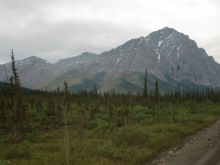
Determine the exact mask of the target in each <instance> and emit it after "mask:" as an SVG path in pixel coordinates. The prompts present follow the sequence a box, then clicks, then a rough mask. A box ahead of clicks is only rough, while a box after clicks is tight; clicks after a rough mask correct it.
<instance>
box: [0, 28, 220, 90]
mask: <svg viewBox="0 0 220 165" xmlns="http://www.w3.org/2000/svg"><path fill="white" fill-rule="evenodd" d="M6 67H7V71H8V73H9V74H10V72H11V71H10V68H11V67H10V64H7V65H6ZM16 67H17V69H18V73H19V75H20V76H21V82H22V84H23V85H24V86H25V87H36V86H38V85H39V84H42V83H44V82H47V81H48V80H50V79H52V80H50V81H49V82H52V84H53V86H57V84H56V82H59V81H61V80H62V81H63V79H62V78H66V77H69V78H70V77H71V79H72V81H71V82H77V83H78V82H79V81H78V80H79V79H80V80H83V79H84V78H86V82H90V83H95V84H96V85H99V86H108V88H107V89H110V87H111V88H112V87H114V83H116V82H117V83H119V82H120V83H123V84H124V85H125V86H126V85H127V86H130V87H134V88H135V89H141V82H140V81H141V79H142V78H141V77H140V75H142V74H144V73H145V71H146V69H147V70H148V73H149V74H150V75H152V76H155V77H157V78H158V79H159V80H160V81H163V82H166V83H167V82H168V81H170V80H172V81H175V82H176V81H178V82H180V83H181V82H193V83H195V84H199V85H211V84H212V86H213V87H215V86H220V76H218V73H219V71H220V65H219V64H218V63H217V62H215V61H214V59H213V58H212V57H210V56H208V55H207V53H206V52H205V50H204V49H202V48H198V46H197V44H196V42H195V41H193V40H192V39H190V38H189V37H188V36H187V35H185V34H183V33H180V32H178V31H177V30H175V29H173V28H169V27H165V28H163V29H160V30H157V31H155V32H152V33H150V34H149V35H148V36H146V37H139V38H136V39H131V40H129V41H127V42H126V43H124V44H122V45H120V46H118V47H116V48H114V49H111V50H109V51H105V52H103V53H101V54H99V55H97V54H94V53H90V52H84V53H82V54H81V55H79V56H74V57H69V58H66V59H61V60H58V61H57V62H56V63H55V64H52V63H49V62H47V61H45V60H43V59H40V58H38V57H35V56H32V57H29V58H27V59H24V60H20V61H17V63H16ZM136 73H138V76H139V78H138V80H137V79H135V76H134V74H136ZM66 74H68V75H66ZM129 74H133V76H134V77H132V78H131V77H130V76H127V75H129ZM0 75H1V76H0V81H5V76H4V68H3V66H0ZM91 77H93V79H91ZM94 77H95V78H94ZM125 77H126V79H125ZM56 78H57V79H56ZM136 78H137V75H136ZM53 79H56V80H55V82H53ZM75 79H77V81H75ZM118 79H120V81H117V80H118ZM122 79H123V81H121V80H122ZM90 80H91V81H90ZM80 82H84V81H80ZM113 82H114V83H113ZM62 83H63V82H60V84H62ZM112 83H113V84H112ZM117 83H116V84H117ZM120 83H119V84H120ZM110 84H111V85H110ZM136 84H139V86H138V87H137V86H136ZM84 85H85V84H84ZM42 86H44V85H41V87H42ZM47 86H50V85H48V84H47ZM135 86H136V87H135ZM105 89H106V88H105Z"/></svg>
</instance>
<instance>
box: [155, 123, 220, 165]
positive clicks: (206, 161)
mask: <svg viewBox="0 0 220 165" xmlns="http://www.w3.org/2000/svg"><path fill="white" fill-rule="evenodd" d="M152 165H220V119H219V120H217V122H216V123H215V124H214V125H212V126H210V127H209V128H207V129H205V130H203V131H201V132H200V133H199V134H197V135H194V136H192V137H191V139H190V140H188V142H186V143H185V144H184V146H183V147H182V148H181V149H179V150H176V149H174V150H172V151H170V152H169V153H167V154H164V155H163V156H162V157H160V158H159V159H157V160H155V161H154V162H153V163H152Z"/></svg>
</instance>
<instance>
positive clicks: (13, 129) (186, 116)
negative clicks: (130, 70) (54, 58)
mask: <svg viewBox="0 0 220 165" xmlns="http://www.w3.org/2000/svg"><path fill="white" fill-rule="evenodd" d="M11 60H12V70H13V75H14V76H13V77H11V78H9V83H8V84H2V85H1V89H0V122H1V124H0V135H1V136H0V151H1V152H0V164H28V165H29V164H59V165H60V164H77V165H78V164H82V165H84V164H107V165H108V164H146V163H150V161H151V160H152V159H154V158H155V157H157V156H158V155H159V154H161V153H162V152H165V151H167V150H169V149H170V148H172V147H175V146H179V145H180V144H182V142H183V140H184V139H185V138H186V137H187V136H189V135H191V134H193V133H195V132H196V131H198V130H200V129H202V128H204V127H206V126H208V125H210V124H212V123H213V122H214V121H215V120H216V119H218V118H219V116H220V108H219V103H220V97H219V96H220V92H219V91H216V90H214V89H213V88H212V87H206V88H203V89H202V90H201V89H200V90H199V89H198V88H197V87H196V85H194V84H192V85H191V86H189V88H188V90H187V91H184V90H181V87H180V86H179V85H178V84H177V85H176V89H173V90H170V91H166V92H165V93H163V94H161V93H160V84H158V81H157V79H156V80H155V89H154V91H150V92H149V91H148V90H147V89H148V88H147V71H146V74H145V78H144V79H143V81H144V87H143V91H142V92H139V93H132V92H128V93H117V91H114V89H112V90H111V91H108V92H105V93H99V92H98V91H97V87H96V86H95V85H94V89H93V90H92V91H85V90H84V91H78V92H69V91H68V84H67V83H66V82H64V86H65V90H63V91H60V89H59V87H57V90H55V91H40V90H27V89H24V88H22V86H21V84H20V81H19V76H18V74H17V70H16V66H15V59H14V55H13V52H12V54H11Z"/></svg>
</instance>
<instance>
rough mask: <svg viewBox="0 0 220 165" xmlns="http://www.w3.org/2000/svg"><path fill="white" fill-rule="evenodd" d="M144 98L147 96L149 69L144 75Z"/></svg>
mask: <svg viewBox="0 0 220 165" xmlns="http://www.w3.org/2000/svg"><path fill="white" fill-rule="evenodd" d="M144 98H147V69H146V73H145V77H144Z"/></svg>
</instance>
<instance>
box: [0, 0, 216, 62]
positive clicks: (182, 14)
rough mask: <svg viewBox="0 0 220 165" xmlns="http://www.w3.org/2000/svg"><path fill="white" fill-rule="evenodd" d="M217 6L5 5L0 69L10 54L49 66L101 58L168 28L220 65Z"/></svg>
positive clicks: (56, 1) (208, 0)
mask: <svg viewBox="0 0 220 165" xmlns="http://www.w3.org/2000/svg"><path fill="white" fill-rule="evenodd" d="M219 4H220V3H219V1H218V0H184V1H176V0H163V1H161V0H154V1H151V2H150V1H146V0H136V1H133V0H120V1H118V0H111V1H103V0H92V1H89V0H80V1H72V0H44V1H43V0H38V1H36V0H22V1H16V0H7V1H1V2H0V11H1V12H0V63H2V62H8V61H10V56H9V55H10V49H11V48H13V49H14V52H15V55H16V59H23V58H25V57H29V56H32V55H35V56H38V57H41V58H44V59H46V60H48V61H50V62H55V61H56V60H58V59H61V58H66V57H70V56H76V55H79V54H81V53H83V52H85V51H88V52H94V53H101V52H103V51H107V50H110V49H112V48H114V47H116V46H119V45H121V44H123V43H124V42H126V41H128V40H130V39H132V38H137V37H140V36H147V35H148V34H149V33H150V32H152V31H155V30H158V29H161V28H163V27H165V26H168V27H172V28H175V29H176V30H178V31H180V32H183V33H185V34H187V35H189V36H190V38H192V39H193V40H195V41H196V42H197V43H198V45H199V46H200V47H203V48H205V49H206V50H207V52H208V54H212V55H213V56H214V57H215V58H216V59H217V57H218V56H220V54H219V53H218V52H219V50H218V45H219V44H218V43H219V42H218V41H219V40H220V32H219V30H218V27H219V26H220V23H219V20H218V17H216V15H219V14H220V13H219V8H218V7H217V6H219ZM204 11H205V12H204ZM206 41H207V42H206ZM210 43H211V44H210ZM218 59H219V58H218ZM219 61H220V60H219Z"/></svg>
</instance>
